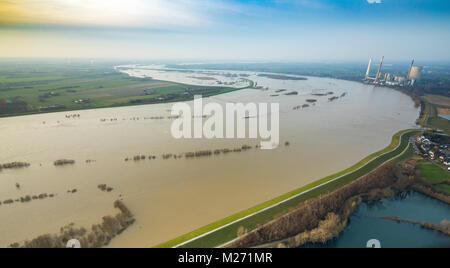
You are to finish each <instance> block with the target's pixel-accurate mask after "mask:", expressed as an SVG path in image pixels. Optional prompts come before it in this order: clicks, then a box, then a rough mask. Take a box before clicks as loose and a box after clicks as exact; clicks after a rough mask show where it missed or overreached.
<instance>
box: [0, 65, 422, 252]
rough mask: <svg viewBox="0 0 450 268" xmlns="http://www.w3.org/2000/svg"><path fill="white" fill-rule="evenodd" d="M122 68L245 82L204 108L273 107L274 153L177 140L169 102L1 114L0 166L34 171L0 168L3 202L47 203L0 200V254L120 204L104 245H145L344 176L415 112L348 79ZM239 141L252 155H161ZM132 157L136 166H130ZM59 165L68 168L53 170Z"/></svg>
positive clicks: (176, 78)
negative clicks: (116, 226)
mask: <svg viewBox="0 0 450 268" xmlns="http://www.w3.org/2000/svg"><path fill="white" fill-rule="evenodd" d="M126 72H127V73H129V74H131V75H135V76H139V77H147V76H150V77H153V78H155V79H161V80H169V81H172V82H183V83H189V84H195V85H214V84H219V83H220V82H222V83H225V82H226V83H228V84H227V85H228V86H233V87H236V88H239V87H245V86H248V84H249V82H248V81H249V80H251V81H254V82H256V83H257V84H256V88H254V89H245V90H239V91H235V92H232V93H227V94H223V95H218V96H215V97H211V98H208V99H205V100H204V102H208V101H214V102H218V103H226V102H243V103H247V102H279V103H280V143H281V146H280V147H279V148H277V149H274V150H259V149H255V146H256V145H258V144H259V140H250V139H223V140H207V139H200V140H195V139H190V140H186V139H182V140H176V139H174V138H173V137H172V135H171V133H170V127H171V123H172V122H173V119H170V118H169V117H170V111H171V107H172V104H157V105H144V106H132V107H121V108H111V109H98V110H85V111H77V112H62V113H51V114H41V115H30V116H22V117H11V118H1V119H0V140H1V141H2V142H1V154H0V163H2V164H4V163H10V162H14V161H20V162H27V163H30V164H31V166H29V167H25V168H22V169H3V170H2V171H0V201H1V202H3V201H4V200H8V199H12V200H15V199H20V197H24V196H27V195H30V196H33V195H39V194H44V193H47V194H54V197H53V198H47V199H37V200H32V201H31V202H24V203H22V202H14V203H12V204H2V205H0V217H1V218H2V221H1V222H0V247H6V246H8V245H9V244H11V243H13V242H20V241H23V240H26V239H32V238H34V237H36V236H38V235H41V234H45V233H57V232H59V229H60V228H61V227H63V226H65V225H68V224H70V223H74V224H75V226H79V227H81V226H84V227H90V226H91V225H92V224H96V223H98V222H100V221H101V219H102V217H103V216H105V215H110V214H114V213H115V211H114V208H113V207H112V204H113V202H114V201H115V200H117V199H123V202H124V203H125V204H126V206H127V207H128V208H129V209H130V210H131V212H132V213H133V214H134V216H135V219H136V222H135V224H134V225H132V226H131V227H129V229H127V230H126V231H125V232H124V233H122V234H121V235H120V236H118V237H117V238H115V239H114V240H113V241H112V243H111V244H110V246H112V247H151V246H154V245H156V244H158V243H161V242H165V241H167V240H169V239H171V238H174V237H177V236H179V235H182V234H184V233H187V232H189V231H192V230H194V229H196V228H198V227H201V226H203V225H206V224H209V223H211V222H213V221H215V220H218V219H221V218H224V217H226V216H229V215H231V214H233V213H236V212H239V211H241V210H244V209H246V208H249V207H251V206H253V205H256V204H259V203H261V202H264V201H267V200H269V199H271V198H274V197H276V196H279V195H281V194H284V193H286V192H288V191H291V190H293V189H296V188H299V187H301V186H303V185H306V184H308V183H310V182H313V181H315V180H318V179H320V178H322V177H324V176H327V175H329V174H331V173H334V172H337V171H340V170H342V169H345V168H347V167H349V166H350V165H352V164H354V163H355V162H358V161H359V160H360V159H361V158H363V157H365V156H367V155H369V154H371V153H372V152H375V151H377V150H379V149H382V148H384V147H385V146H387V145H388V144H389V143H390V141H391V137H392V135H393V134H394V133H396V132H397V131H399V130H402V129H407V128H413V127H415V120H416V118H417V117H418V114H419V110H418V109H417V108H416V107H414V103H413V102H412V100H411V99H410V98H409V97H408V96H406V95H403V94H401V93H399V92H397V91H394V90H392V89H388V88H378V87H373V86H367V85H363V84H360V83H355V82H348V81H341V80H334V79H326V78H314V77H308V79H307V80H297V79H289V80H285V79H275V78H273V76H259V75H258V74H257V73H245V72H232V71H226V72H220V71H217V72H216V73H210V72H209V73H208V72H206V71H201V72H200V73H198V71H193V72H177V71H170V72H167V71H161V70H159V71H155V70H151V69H149V68H144V69H137V68H134V67H133V69H127V70H126ZM269 77H272V78H269ZM278 78H280V77H278ZM281 78H282V77H281ZM293 92H296V94H288V93H293ZM333 97H336V99H333V100H331V99H330V98H333ZM312 100H314V101H312ZM190 104H191V103H190ZM191 105H192V104H191ZM305 105H308V106H305ZM295 108H297V109H295ZM285 142H289V143H290V145H289V146H285V145H284V143H285ZM243 145H249V146H252V149H249V150H242V151H241V152H233V153H229V154H219V155H212V156H207V157H196V158H188V159H187V158H185V157H183V158H176V159H175V158H174V157H171V158H168V159H165V160H164V159H163V154H172V155H181V154H182V153H186V152H192V151H199V150H215V149H224V148H230V149H234V148H238V147H242V146H243ZM136 156H144V157H145V159H142V160H139V161H134V159H135V157H136ZM153 156H154V157H155V158H153ZM149 157H150V159H151V160H149ZM60 159H66V160H75V164H69V165H62V166H55V165H54V162H55V161H56V160H60ZM126 159H128V161H125V160H126ZM17 185H19V186H20V187H17ZM100 186H101V187H100ZM105 187H106V188H105ZM108 188H111V189H110V191H108V190H102V189H108ZM73 190H76V191H73Z"/></svg>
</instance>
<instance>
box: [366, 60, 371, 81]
mask: <svg viewBox="0 0 450 268" xmlns="http://www.w3.org/2000/svg"><path fill="white" fill-rule="evenodd" d="M371 66H372V58H370V60H369V66H367V72H366V79H368V78H369V75H370V67H371Z"/></svg>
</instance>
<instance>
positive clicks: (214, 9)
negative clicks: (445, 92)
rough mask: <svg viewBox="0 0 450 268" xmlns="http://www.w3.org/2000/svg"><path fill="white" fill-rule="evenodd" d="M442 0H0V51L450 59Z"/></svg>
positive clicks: (116, 56)
mask: <svg viewBox="0 0 450 268" xmlns="http://www.w3.org/2000/svg"><path fill="white" fill-rule="evenodd" d="M449 15H450V3H449V2H448V1H445V0H428V1H423V0H411V1H409V0H341V1H332V0H316V1H313V0H259V1H255V0H214V1H205V0H195V1H194V0H131V1H126V2H124V1H119V0H109V1H107V0H89V1H88V0H61V1H58V0H35V1H31V0H0V41H1V42H0V57H1V58H5V57H6V58H68V59H91V58H93V59H109V60H160V61H161V60H164V61H169V60H171V61H187V62H189V61H197V62H198V61H226V62H248V61H250V62H288V63H297V62H305V63H306V62H313V63H316V62H365V61H367V60H368V58H369V57H373V58H374V60H375V61H377V60H379V58H380V57H381V56H385V57H386V59H389V61H391V62H395V61H401V62H406V61H409V60H410V59H412V58H415V59H417V60H419V61H422V62H433V61H437V62H448V61H450V53H449V51H448V49H447V48H448V47H449V46H450V36H449V34H448V29H449V28H450V20H449V19H448V18H449Z"/></svg>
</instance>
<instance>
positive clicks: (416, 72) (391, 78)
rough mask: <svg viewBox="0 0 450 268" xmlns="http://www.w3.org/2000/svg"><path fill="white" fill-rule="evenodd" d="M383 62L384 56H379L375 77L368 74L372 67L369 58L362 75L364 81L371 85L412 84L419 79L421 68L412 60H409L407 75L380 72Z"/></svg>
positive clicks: (403, 85) (402, 85)
mask: <svg viewBox="0 0 450 268" xmlns="http://www.w3.org/2000/svg"><path fill="white" fill-rule="evenodd" d="M383 62H384V56H383V57H381V60H380V64H379V65H378V70H377V73H376V75H375V77H371V76H370V70H371V68H372V58H370V60H369V65H368V66H367V71H366V76H365V77H364V80H363V81H364V83H366V84H372V85H388V86H400V87H406V86H414V84H415V83H416V81H418V80H420V77H421V73H422V70H423V68H422V67H421V66H415V65H414V60H413V61H412V62H411V66H410V68H409V71H408V75H407V76H406V77H405V76H398V75H394V74H391V73H384V74H383V73H382V68H383Z"/></svg>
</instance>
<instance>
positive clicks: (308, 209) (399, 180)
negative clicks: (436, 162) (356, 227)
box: [229, 157, 450, 248]
mask: <svg viewBox="0 0 450 268" xmlns="http://www.w3.org/2000/svg"><path fill="white" fill-rule="evenodd" d="M395 166H397V169H396V168H395ZM415 171H416V165H415V163H412V161H411V160H408V161H406V162H405V160H404V159H402V157H399V158H398V159H397V160H396V161H394V162H393V163H390V164H387V165H385V166H383V167H380V168H378V169H377V170H375V171H374V172H372V173H371V174H368V175H366V176H364V177H362V178H361V179H359V180H357V181H355V182H353V183H351V184H349V185H346V186H344V187H342V188H340V189H338V190H336V191H334V192H332V193H330V194H328V195H325V196H321V197H319V198H315V199H312V200H308V201H307V202H305V203H304V204H302V205H300V206H299V207H297V208H295V209H294V210H293V211H291V212H288V213H285V214H283V215H282V216H279V217H278V218H276V219H274V220H273V221H271V222H269V223H267V224H265V225H263V226H261V227H259V228H257V229H255V230H254V231H252V232H251V233H248V234H244V235H242V233H241V235H242V236H241V237H239V239H238V240H236V241H235V242H234V243H232V244H230V245H229V247H269V248H273V247H279V248H284V247H300V246H303V245H305V244H307V243H312V244H317V243H319V244H325V243H327V242H328V241H330V240H332V239H334V238H337V237H338V236H339V235H340V234H341V233H342V231H344V229H345V228H346V226H347V223H348V221H349V219H350V217H351V216H352V214H353V212H354V211H355V209H356V208H357V207H358V206H359V205H360V204H361V203H363V202H364V203H370V202H374V201H379V200H383V199H385V198H391V197H393V196H395V195H398V194H400V193H402V192H405V191H410V190H413V191H416V192H420V193H422V194H424V195H426V196H429V197H432V198H435V199H437V200H440V201H442V202H444V203H446V204H450V195H448V194H446V193H445V192H442V191H440V190H439V189H436V188H434V187H432V186H430V185H429V184H428V183H426V182H424V181H423V180H422V179H421V177H420V174H417V172H415ZM446 216H447V215H442V219H443V220H445V217H446ZM402 221H403V220H402ZM403 222H409V223H414V224H419V225H421V226H422V227H425V228H428V229H433V230H436V231H440V232H441V233H443V234H445V235H450V232H448V229H447V227H448V226H447V225H445V226H437V225H436V224H429V223H426V222H424V223H418V222H414V221H411V222H410V221H403Z"/></svg>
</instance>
